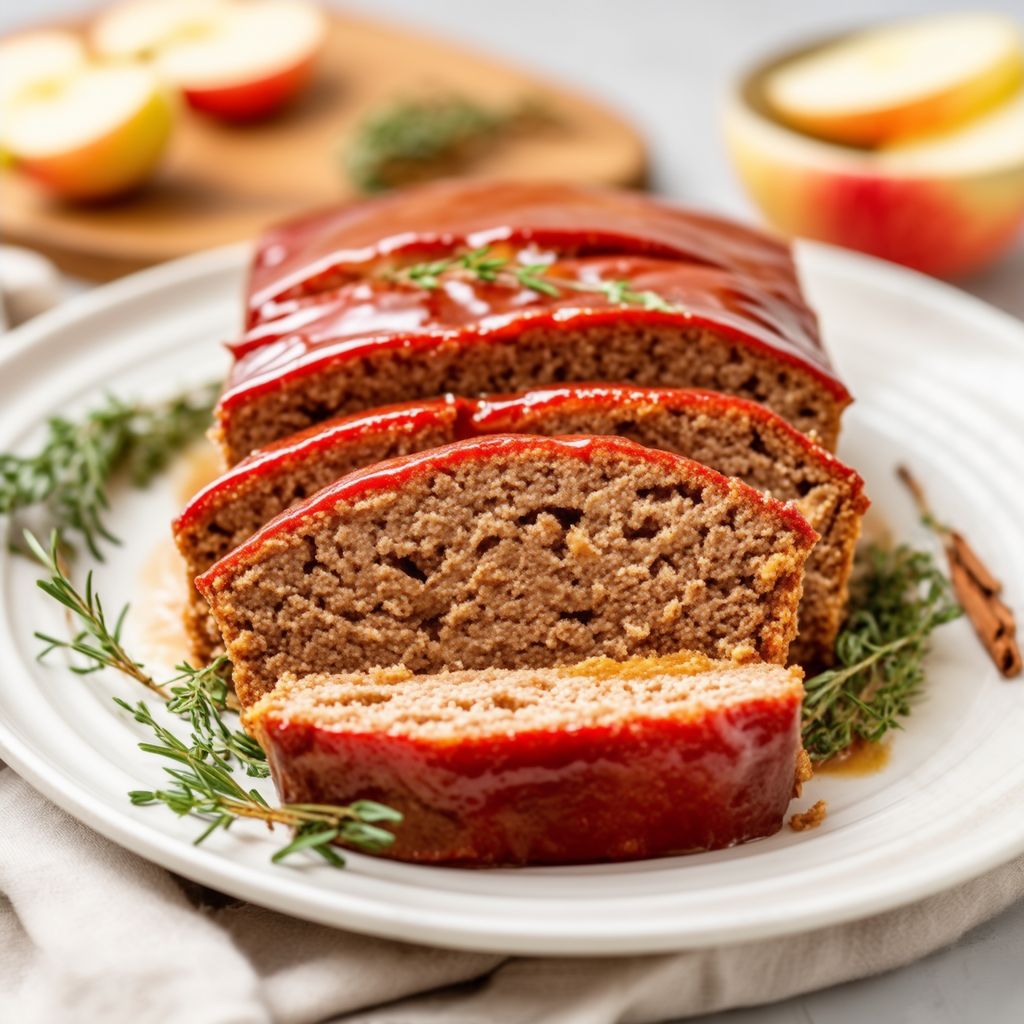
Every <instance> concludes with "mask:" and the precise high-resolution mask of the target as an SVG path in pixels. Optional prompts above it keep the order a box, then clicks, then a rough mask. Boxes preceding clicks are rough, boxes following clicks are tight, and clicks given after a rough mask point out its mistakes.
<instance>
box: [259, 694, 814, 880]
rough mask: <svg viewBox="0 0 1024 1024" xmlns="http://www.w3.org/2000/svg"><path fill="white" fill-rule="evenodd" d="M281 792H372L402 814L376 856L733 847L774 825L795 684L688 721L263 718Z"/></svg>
mask: <svg viewBox="0 0 1024 1024" xmlns="http://www.w3.org/2000/svg"><path fill="white" fill-rule="evenodd" d="M257 732H258V735H259V737H260V740H261V742H262V743H263V745H264V747H265V749H266V751H267V757H268V760H269V761H270V764H271V767H272V768H273V770H274V778H275V780H276V782H277V785H278V789H279V791H280V794H281V799H282V800H284V801H286V802H299V803H305V802H318V803H319V802H328V803H348V802H350V801H352V800H356V799H361V798H364V799H376V800H380V801H383V802H385V803H387V804H388V805H389V806H392V807H395V808H396V809H398V810H400V811H401V812H402V813H403V815H404V820H403V822H402V824H401V825H400V826H397V827H396V829H395V836H396V841H395V843H394V845H393V846H391V847H389V848H388V849H386V850H385V851H384V853H385V856H388V857H395V858H397V859H400V860H409V861H422V862H433V863H466V864H477V865H488V864H490V865H495V864H529V863H533V864H541V863H547V864H557V863H563V864H564V863H586V862H596V861H607V860H634V859H640V858H646V857H657V856H664V855H666V854H670V853H682V852H689V851H695V850H712V849H720V848H722V847H727V846H732V845H734V844H736V843H741V842H744V841H746V840H749V839H753V838H756V837H758V836H765V835H770V834H772V833H773V832H776V831H778V829H779V828H780V827H781V825H782V820H783V815H784V814H785V811H786V807H787V805H788V804H789V801H790V798H791V796H792V792H793V781H794V770H795V764H796V755H797V751H798V749H799V743H800V739H799V737H800V693H799V687H796V688H794V692H793V693H791V694H789V695H787V696H785V697H779V698H776V699H771V700H769V699H764V698H756V699H751V700H749V701H746V702H744V703H742V704H739V705H734V706H732V707H728V708H724V709H719V710H714V711H709V712H707V713H705V714H703V715H700V716H697V717H694V718H693V719H688V720H680V719H673V718H665V719H644V718H640V719H635V720H631V721H628V722H624V723H621V724H618V725H614V726H588V727H584V728H578V729H572V730H558V731H555V730H552V731H533V732H523V733H512V734H508V735H504V736H500V737H486V738H483V737H477V738H474V737H473V736H466V737H460V739H459V740H458V742H451V741H448V742H428V741H424V740H422V739H413V738H410V737H408V736H402V735H393V734H388V733H353V732H344V731H341V730H338V731H335V730H332V729H331V728H330V727H318V726H315V725H312V724H309V723H304V722H296V721H289V720H287V719H284V720H282V719H281V718H278V717H277V716H276V714H275V712H274V711H270V712H268V713H267V714H265V715H263V716H261V720H260V721H259V724H258V726H257Z"/></svg>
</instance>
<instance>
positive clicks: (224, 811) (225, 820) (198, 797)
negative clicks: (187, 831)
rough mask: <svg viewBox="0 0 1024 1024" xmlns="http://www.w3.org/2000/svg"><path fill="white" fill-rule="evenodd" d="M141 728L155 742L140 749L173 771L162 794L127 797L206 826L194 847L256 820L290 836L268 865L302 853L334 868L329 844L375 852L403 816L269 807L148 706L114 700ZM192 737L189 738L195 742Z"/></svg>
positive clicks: (373, 807)
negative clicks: (285, 828)
mask: <svg viewBox="0 0 1024 1024" xmlns="http://www.w3.org/2000/svg"><path fill="white" fill-rule="evenodd" d="M115 700H116V701H117V703H118V705H120V706H121V707H122V708H124V709H125V710H126V711H128V712H129V713H130V714H131V715H132V717H133V718H134V719H135V721H136V722H138V723H139V724H140V725H144V726H146V728H148V729H149V730H150V731H151V732H152V733H153V736H154V738H155V740H156V742H153V743H150V742H143V743H140V744H139V749H140V750H143V751H145V752H146V753H149V754H154V755H156V756H157V757H162V758H164V759H165V760H168V761H172V762H174V763H175V765H176V766H177V767H173V768H171V767H165V768H164V771H165V772H166V773H167V774H168V776H170V779H171V782H170V784H169V785H168V787H167V788H166V789H155V790H133V791H132V792H131V793H129V794H128V795H129V798H130V799H131V802H132V803H133V804H135V805H136V806H143V807H144V806H148V805H151V804H163V805H164V806H165V807H167V808H169V809H170V810H171V811H173V812H174V813H175V814H177V815H179V816H184V815H187V814H188V815H193V816H195V817H198V818H202V819H203V820H204V821H206V823H207V825H206V828H205V829H204V830H203V831H202V832H201V833H200V834H199V835H198V836H197V837H196V839H195V840H194V842H195V843H196V845H198V844H199V843H201V842H203V840H205V839H206V838H208V837H209V836H210V835H212V834H213V833H214V832H216V831H218V830H227V829H228V828H230V827H231V825H232V824H233V823H234V822H235V821H237V820H238V819H239V818H254V819H256V820H258V821H263V822H266V823H267V825H270V826H273V825H285V826H288V827H289V828H292V829H294V830H295V831H294V836H293V838H292V840H291V842H289V843H288V844H286V845H285V846H283V847H281V849H279V850H278V851H277V852H276V853H274V855H273V856H272V857H271V860H273V861H275V862H277V861H281V860H283V859H284V858H285V857H288V856H289V855H291V854H293V853H298V852H299V851H301V850H310V851H312V852H314V853H317V854H319V855H320V856H321V857H323V858H324V860H326V861H327V862H328V863H329V864H331V865H332V866H334V867H344V865H345V860H344V858H343V857H342V856H341V854H339V853H338V852H337V850H335V849H334V847H333V846H332V845H331V844H332V843H334V842H335V841H340V842H343V843H346V844H348V845H350V846H357V847H359V848H361V849H363V850H366V851H368V852H377V851H379V850H382V849H384V848H385V847H386V846H388V845H389V844H390V843H392V842H393V841H394V838H395V837H394V835H393V834H392V833H391V832H389V831H388V830H387V829H385V828H381V827H380V825H381V824H397V823H398V822H400V821H401V820H402V816H401V814H399V813H398V812H397V811H395V810H392V808H390V807H385V806H384V805H383V804H378V803H376V802H374V801H372V800H359V801H356V802H355V803H352V804H347V805H345V806H340V805H335V804H282V805H281V806H280V807H272V806H271V805H270V804H268V803H267V801H266V800H264V798H263V796H262V795H261V794H260V792H259V791H258V790H256V789H245V788H244V787H243V786H241V785H240V784H239V783H238V780H237V779H236V778H235V777H234V775H233V774H232V773H231V768H230V765H229V764H228V762H227V761H226V760H224V759H223V758H220V757H218V756H216V755H211V754H210V752H209V750H207V749H201V750H198V751H197V749H196V747H195V745H194V744H193V745H192V746H190V745H189V744H187V743H185V742H183V741H182V740H181V739H180V738H179V737H178V736H176V735H175V734H174V733H172V732H171V731H170V730H169V729H167V728H165V727H164V726H162V725H161V724H160V723H159V722H158V721H157V720H156V719H155V718H154V717H153V713H152V711H151V710H150V709H149V707H148V706H147V705H146V704H145V703H143V702H141V701H140V702H139V703H137V704H135V705H132V704H129V703H128V702H127V701H124V700H120V699H118V698H115ZM194 739H195V737H193V740H194Z"/></svg>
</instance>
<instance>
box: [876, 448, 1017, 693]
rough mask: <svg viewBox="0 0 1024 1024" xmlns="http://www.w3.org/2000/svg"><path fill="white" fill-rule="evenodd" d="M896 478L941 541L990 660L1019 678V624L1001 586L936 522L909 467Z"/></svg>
mask: <svg viewBox="0 0 1024 1024" xmlns="http://www.w3.org/2000/svg"><path fill="white" fill-rule="evenodd" d="M896 475H897V476H898V477H899V478H900V480H901V481H902V482H903V483H904V484H905V485H906V487H907V489H908V490H909V491H910V493H911V495H912V497H913V499H914V503H915V504H916V505H917V507H918V510H919V511H920V513H921V518H922V520H923V522H924V523H925V525H926V526H928V527H929V528H930V529H931V530H933V531H934V532H935V533H936V534H937V535H938V536H939V538H940V539H941V540H942V546H943V548H944V550H945V552H946V560H947V562H948V563H949V578H950V580H951V582H952V584H953V590H954V591H955V593H956V596H957V599H958V600H959V601H960V604H961V605H963V609H964V613H965V614H966V615H967V618H968V619H969V620H970V622H971V625H972V626H973V627H974V632H975V633H976V634H977V635H978V639H979V640H981V643H982V645H983V646H984V648H985V650H986V652H987V653H988V656H989V657H990V658H991V659H992V661H993V663H994V664H995V666H996V668H997V669H998V670H999V672H1000V674H1001V675H1002V676H1004V677H1005V678H1007V679H1011V678H1013V677H1014V676H1017V675H1020V673H1021V669H1022V661H1021V653H1020V646H1019V645H1018V643H1017V623H1016V621H1015V619H1014V615H1013V612H1012V611H1011V610H1010V608H1009V606H1008V605H1007V604H1006V603H1005V602H1004V601H1003V599H1002V598H1001V597H1000V596H999V595H1000V594H1001V592H1002V589H1003V585H1002V583H1000V581H999V580H998V579H997V578H996V577H995V576H994V575H993V574H992V572H991V571H990V570H989V568H988V566H986V565H985V563H984V562H983V561H982V560H981V558H980V557H979V556H978V553H977V552H976V551H975V550H974V549H973V548H972V547H971V545H970V543H969V542H968V540H967V538H966V537H964V535H963V534H962V533H960V532H959V531H958V530H954V529H952V528H951V527H949V526H947V525H945V524H944V523H943V522H941V521H940V520H938V519H936V517H935V515H934V514H933V513H932V510H931V508H930V507H929V505H928V500H927V498H926V496H925V493H924V488H922V486H921V484H920V483H919V482H918V481H917V480H916V479H915V478H914V476H913V475H912V474H911V472H910V470H909V469H907V467H906V466H898V467H897V468H896Z"/></svg>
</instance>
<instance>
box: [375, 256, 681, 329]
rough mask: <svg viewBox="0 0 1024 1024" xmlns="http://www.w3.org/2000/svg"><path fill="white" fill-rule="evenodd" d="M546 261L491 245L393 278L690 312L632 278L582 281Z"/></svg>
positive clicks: (420, 265) (431, 286)
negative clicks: (555, 271) (557, 272)
mask: <svg viewBox="0 0 1024 1024" xmlns="http://www.w3.org/2000/svg"><path fill="white" fill-rule="evenodd" d="M550 270H551V266H550V264H547V263H528V264H520V263H515V262H514V261H513V260H512V259H505V258H503V257H499V256H494V255H492V254H491V248H490V247H489V246H483V247H482V248H479V249H470V250H467V251H465V252H461V253H456V254H455V255H454V256H449V257H446V258H445V259H440V260H432V261H430V262H426V263H414V264H412V265H411V266H408V267H403V268H401V269H399V270H394V271H391V272H390V274H389V277H390V279H391V280H394V281H398V282H404V283H406V284H409V285H412V286H413V287H415V288H422V289H424V290H426V291H434V290H436V289H437V288H440V287H441V284H442V283H443V282H444V280H446V279H457V278H463V279H466V278H468V279H470V280H475V281H483V282H484V283H486V284H498V285H505V286H507V287H510V288H527V289H529V290H530V291H533V292H537V293H538V294H540V295H548V296H550V297H551V298H555V299H557V298H561V297H562V295H563V294H564V293H565V292H587V293H590V294H598V295H604V296H605V298H607V299H608V301H609V302H611V303H613V304H614V305H616V306H639V307H640V308H641V309H650V310H657V311H658V312H662V313H683V314H685V313H687V312H688V311H687V309H686V308H685V307H683V306H678V305H675V304H673V303H671V302H668V301H667V300H666V299H665V298H664V297H663V296H661V295H659V294H658V293H657V292H654V291H648V290H643V291H639V290H637V289H635V288H634V287H633V286H632V284H631V283H630V282H629V281H626V280H621V279H616V280H612V281H579V280H575V279H572V278H565V277H553V276H551V274H550Z"/></svg>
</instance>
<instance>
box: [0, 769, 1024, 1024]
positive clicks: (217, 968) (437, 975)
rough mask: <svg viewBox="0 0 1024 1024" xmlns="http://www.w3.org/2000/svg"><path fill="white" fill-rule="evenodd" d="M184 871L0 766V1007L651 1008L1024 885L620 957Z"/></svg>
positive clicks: (790, 966) (836, 961)
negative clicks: (417, 926)
mask: <svg viewBox="0 0 1024 1024" xmlns="http://www.w3.org/2000/svg"><path fill="white" fill-rule="evenodd" d="M190 888H191V887H190V886H187V885H184V884H182V883H181V882H180V881H179V880H177V879H176V878H174V877H173V876H172V875H170V874H168V873H167V872H166V871H163V870H162V869H160V868H157V867H154V866H153V865H151V864H149V863H147V862H146V861H144V860H142V859H141V858H139V857H136V856H134V855H133V854H130V853H127V852H125V851H124V850H122V849H120V848H119V847H117V846H115V845H114V844H112V843H109V842H108V841H107V840H105V839H103V838H102V837H100V836H98V835H97V834H96V833H94V832H92V831H91V830H89V829H88V828H86V827H84V826H83V825H80V824H79V823H78V822H76V821H75V820H74V819H73V818H71V817H69V816H68V815H66V814H64V812H62V811H60V810H58V809H57V808H56V807H54V806H53V805H52V804H50V803H49V802H48V801H46V800H44V799H43V798H42V797H41V796H39V795H38V794H37V793H35V792H34V791H33V790H32V789H31V788H30V787H29V786H28V785H27V784H26V783H24V782H23V781H22V780H21V779H20V778H18V776H16V775H15V774H14V772H12V771H11V770H10V769H0V1021H12V1022H13V1021H17V1022H19V1024H91V1022H93V1021H96V1022H103V1024H121V1022H132V1024H150V1022H153V1024H157V1022H159V1024H270V1022H275V1024H313V1022H318V1021H332V1020H343V1021H346V1022H347V1024H613V1022H615V1024H617V1022H623V1024H627V1022H628V1024H649V1022H655V1021H665V1020H671V1019H677V1018H681V1017H688V1016H692V1015H695V1014H700V1013H708V1012H711V1011H715V1010H722V1009H726V1008H730V1007H736V1006H750V1005H754V1004H758V1003H763V1002H771V1001H774V1000H778V999H783V998H786V997H787V996H792V995H796V994H798V993H801V992H807V991H811V990H813V989H817V988H822V987H824V986H827V985H833V984H836V983H837V982H840V981H847V980H850V979H852V978H858V977H864V976H866V975H868V974H873V973H877V972H879V971H884V970H887V969H889V968H893V967H898V966H900V965H902V964H906V963H909V962H910V961H912V960H915V959H917V958H919V957H921V956H924V955H925V954H926V953H929V952H931V951H933V950H935V949H938V948H940V947H942V946H944V945H946V944H948V943H950V942H952V941H953V940H954V939H956V938H957V937H959V936H960V935H962V934H963V933H964V932H965V931H967V930H968V929H970V928H972V927H974V926H975V925H977V924H980V923H981V922H982V921H985V920H987V919H988V918H990V917H992V916H994V915H995V914H997V913H999V912H1000V911H1001V910H1004V909H1005V908H1006V907H1008V906H1009V905H1010V904H1011V903H1013V902H1014V901H1015V900H1017V899H1019V898H1021V897H1024V858H1022V859H1020V860H1018V861H1016V862H1014V863H1011V864H1008V865H1006V866H1005V867H1002V868H1000V869H998V870H996V871H993V872H992V873H990V874H988V875H986V876H985V877H983V878H980V879H977V880H975V881H973V882H969V883H967V884H966V885H963V886H961V887H959V888H958V889H954V890H952V891H950V892H947V893H943V894H941V895H939V896H935V897H932V898H931V899H928V900H925V901H924V902H922V903H918V904H916V905H914V906H912V907H908V908H905V909H903V910H897V911H892V912H890V913H887V914H881V915H878V916H876V917H873V918H869V919H867V920H865V921H861V922H858V923H855V924H850V925H844V926H840V927H833V928H825V929H821V930H819V931H816V932H813V933H809V934H806V935H801V936H795V937H792V938H789V939H786V940H784V941H772V942H758V943H748V944H744V945H739V946H732V947H728V948H725V949H717V950H707V951H697V952H687V953H673V954H666V955H661V956H651V957H625V958H620V959H614V960H586V959H564V960H560V959H541V958H516V959H506V958H503V957H498V956H490V955H482V954H474V953H457V952H448V951H444V950H437V949H428V948H426V947H422V946H413V945H406V944H403V943H399V942H390V941H386V940H382V939H371V938H366V937H365V936H360V935H352V934H349V933H347V932H342V931H335V930H333V929H330V928H324V927H321V926H318V925H312V924H306V923H304V922H302V921H297V920H294V919H292V918H289V917H286V916H284V915H282V914H276V913H273V912H272V911H269V910H263V909H261V908H259V907H254V906H250V905H231V906H225V907H222V908H220V909H209V908H207V909H200V908H199V907H198V906H197V905H196V904H195V903H194V902H193V901H192V899H190V896H189V890H190ZM467 982H472V984H468V985H467V984H465V983H467Z"/></svg>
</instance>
